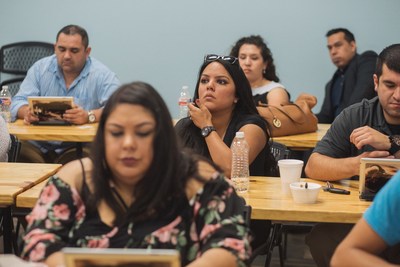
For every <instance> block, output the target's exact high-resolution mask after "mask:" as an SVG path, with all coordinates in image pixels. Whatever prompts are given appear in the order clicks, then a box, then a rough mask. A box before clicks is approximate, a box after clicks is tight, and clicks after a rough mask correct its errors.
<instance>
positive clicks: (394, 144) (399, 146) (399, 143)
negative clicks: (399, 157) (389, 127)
mask: <svg viewBox="0 0 400 267" xmlns="http://www.w3.org/2000/svg"><path fill="white" fill-rule="evenodd" d="M389 141H390V149H389V152H390V154H392V155H394V154H396V153H397V151H399V150H400V135H389Z"/></svg>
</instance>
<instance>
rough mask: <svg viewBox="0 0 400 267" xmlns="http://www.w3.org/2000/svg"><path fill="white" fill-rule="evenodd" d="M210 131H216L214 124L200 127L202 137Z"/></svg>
mask: <svg viewBox="0 0 400 267" xmlns="http://www.w3.org/2000/svg"><path fill="white" fill-rule="evenodd" d="M212 131H216V129H215V127H214V126H206V127H204V128H202V129H201V135H202V136H203V137H207V136H209V135H210V133H211V132H212Z"/></svg>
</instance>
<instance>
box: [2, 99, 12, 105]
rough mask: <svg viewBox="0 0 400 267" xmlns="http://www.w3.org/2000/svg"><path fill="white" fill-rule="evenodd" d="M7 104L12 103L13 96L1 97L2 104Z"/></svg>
mask: <svg viewBox="0 0 400 267" xmlns="http://www.w3.org/2000/svg"><path fill="white" fill-rule="evenodd" d="M3 104H4V105H7V106H9V105H10V104H11V97H0V105H3Z"/></svg>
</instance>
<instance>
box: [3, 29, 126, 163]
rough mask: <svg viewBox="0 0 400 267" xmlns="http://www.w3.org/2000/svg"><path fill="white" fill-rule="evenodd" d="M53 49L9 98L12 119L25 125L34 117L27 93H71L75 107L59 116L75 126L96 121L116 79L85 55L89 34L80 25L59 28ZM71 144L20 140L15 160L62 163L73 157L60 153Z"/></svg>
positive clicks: (35, 65) (87, 49) (103, 67)
mask: <svg viewBox="0 0 400 267" xmlns="http://www.w3.org/2000/svg"><path fill="white" fill-rule="evenodd" d="M54 48H55V54H54V55H52V56H49V57H46V58H43V59H41V60H39V61H37V62H36V63H35V64H34V65H33V66H32V67H31V68H30V69H29V71H28V73H27V76H26V77H25V79H24V81H23V82H22V84H21V88H20V90H19V92H18V93H17V94H16V95H15V96H14V97H13V99H12V103H11V116H12V119H13V120H15V119H23V120H24V123H25V124H30V123H32V122H35V121H37V120H38V118H37V117H36V116H35V115H34V114H33V113H32V112H31V110H29V107H28V100H27V98H28V96H72V97H74V103H75V105H76V106H75V107H74V108H72V109H70V110H67V111H66V113H65V114H64V116H63V119H65V120H66V121H68V122H70V123H72V124H78V125H80V124H85V123H93V122H96V121H98V119H99V118H100V115H101V112H102V107H103V106H104V105H105V102H106V101H107V99H108V98H109V96H110V95H111V94H112V93H113V92H114V91H115V90H116V89H117V88H118V87H119V85H120V81H119V80H118V78H117V77H116V75H115V74H114V73H113V72H112V71H110V70H109V69H108V68H107V67H106V66H105V65H103V64H102V63H101V62H99V61H98V60H96V59H94V58H92V57H90V56H89V55H90V52H91V47H89V37H88V34H87V32H86V30H85V29H83V28H82V27H80V26H77V25H68V26H65V27H64V28H62V29H61V30H60V31H59V32H58V34H57V38H56V44H55V46H54ZM73 146H75V144H74V143H66V142H63V143H61V142H34V141H30V142H24V143H23V145H22V149H21V154H20V158H19V161H22V162H60V163H66V162H67V161H69V160H72V159H73V158H68V159H65V158H64V159H63V157H62V156H63V153H65V152H66V151H68V150H69V149H70V148H71V147H73Z"/></svg>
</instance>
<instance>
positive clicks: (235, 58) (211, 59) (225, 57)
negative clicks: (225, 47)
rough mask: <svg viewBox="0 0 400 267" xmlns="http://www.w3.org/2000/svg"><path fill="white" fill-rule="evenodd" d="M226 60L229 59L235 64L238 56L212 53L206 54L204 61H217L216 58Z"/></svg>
mask: <svg viewBox="0 0 400 267" xmlns="http://www.w3.org/2000/svg"><path fill="white" fill-rule="evenodd" d="M218 59H221V60H224V61H228V62H229V63H231V64H235V63H236V62H237V61H238V59H237V57H231V56H218V55H214V54H210V55H206V56H205V57H204V62H208V61H215V60H218Z"/></svg>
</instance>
